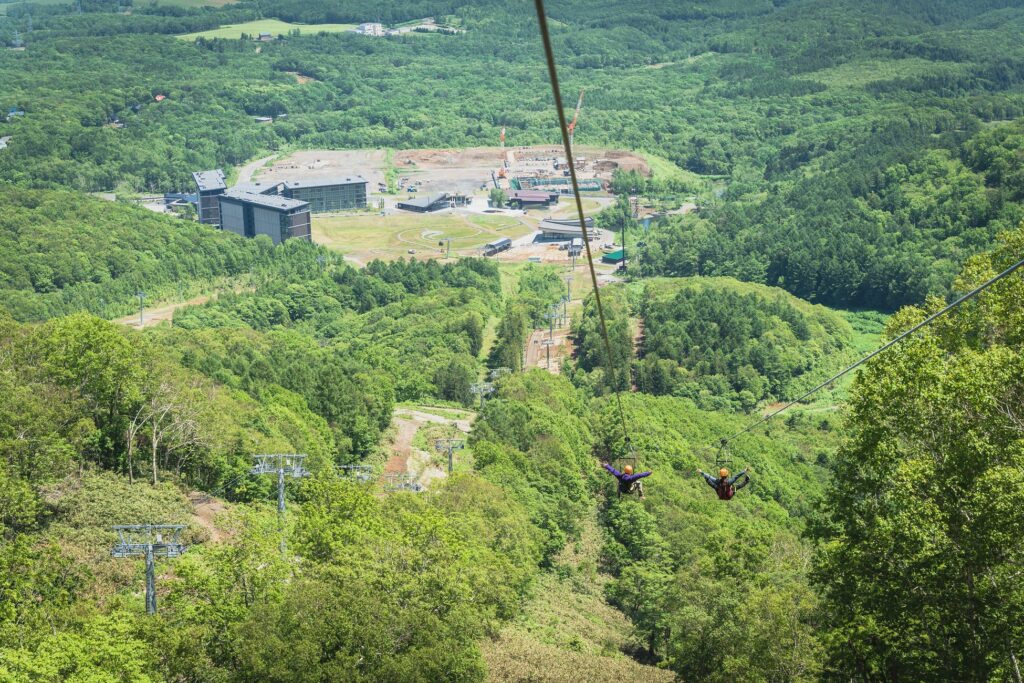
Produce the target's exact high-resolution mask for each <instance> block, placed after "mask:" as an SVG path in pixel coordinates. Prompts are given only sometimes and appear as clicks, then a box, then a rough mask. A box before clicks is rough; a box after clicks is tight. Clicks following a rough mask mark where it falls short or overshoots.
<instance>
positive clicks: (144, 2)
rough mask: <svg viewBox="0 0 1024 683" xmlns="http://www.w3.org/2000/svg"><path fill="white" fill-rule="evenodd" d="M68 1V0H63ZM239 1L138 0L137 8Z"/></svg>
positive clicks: (206, 5) (203, 5)
mask: <svg viewBox="0 0 1024 683" xmlns="http://www.w3.org/2000/svg"><path fill="white" fill-rule="evenodd" d="M61 1H62V2H63V1H66V0H61ZM236 2H238V0H159V1H157V0H136V1H135V6H136V7H149V6H150V5H171V6H172V7H223V6H224V5H233V4H234V3H236Z"/></svg>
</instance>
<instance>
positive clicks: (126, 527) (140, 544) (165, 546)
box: [110, 524, 186, 614]
mask: <svg viewBox="0 0 1024 683" xmlns="http://www.w3.org/2000/svg"><path fill="white" fill-rule="evenodd" d="M111 528H112V529H113V530H114V531H116V532H117V538H118V540H117V543H116V544H115V545H114V547H113V548H112V549H111V551H110V554H111V556H112V557H120V558H123V557H145V558H146V613H147V614H156V558H158V557H167V558H171V557H180V556H181V555H182V554H183V553H184V552H185V550H186V546H185V544H183V543H182V542H181V532H182V531H183V530H184V529H185V525H184V524H120V525H117V526H113V527H111Z"/></svg>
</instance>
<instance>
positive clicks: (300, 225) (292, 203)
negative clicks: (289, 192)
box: [218, 190, 312, 244]
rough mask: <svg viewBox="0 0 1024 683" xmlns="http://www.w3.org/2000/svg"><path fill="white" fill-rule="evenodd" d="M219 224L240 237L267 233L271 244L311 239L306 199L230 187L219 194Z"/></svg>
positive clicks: (223, 228)
mask: <svg viewBox="0 0 1024 683" xmlns="http://www.w3.org/2000/svg"><path fill="white" fill-rule="evenodd" d="M218 200H219V203H220V207H219V208H220V211H219V213H220V227H221V229H222V230H228V231H230V232H233V233H235V234H237V235H242V236H243V237H256V236H257V235H267V236H268V237H270V239H271V240H273V242H274V244H280V243H281V242H283V241H284V240H286V239H291V238H295V239H305V240H311V239H312V234H311V230H310V216H309V202H304V201H299V200H297V199H289V198H287V197H278V196H274V195H263V194H255V193H252V192H238V191H236V190H232V191H231V192H227V193H224V194H221V195H220V196H219V197H218Z"/></svg>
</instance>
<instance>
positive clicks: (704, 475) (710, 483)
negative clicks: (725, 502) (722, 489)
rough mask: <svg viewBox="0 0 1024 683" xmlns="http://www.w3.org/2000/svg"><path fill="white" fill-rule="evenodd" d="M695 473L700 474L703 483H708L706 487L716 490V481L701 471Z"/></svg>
mask: <svg viewBox="0 0 1024 683" xmlns="http://www.w3.org/2000/svg"><path fill="white" fill-rule="evenodd" d="M697 471H698V472H700V476H702V477H704V481H706V482H707V483H708V486H710V487H711V488H713V489H714V488H718V480H717V479H715V478H714V477H712V476H711V475H710V474H708V473H707V472H704V471H701V470H697Z"/></svg>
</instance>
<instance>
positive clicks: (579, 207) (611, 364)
mask: <svg viewBox="0 0 1024 683" xmlns="http://www.w3.org/2000/svg"><path fill="white" fill-rule="evenodd" d="M533 4H534V6H535V7H536V9H537V22H538V23H539V24H540V35H541V39H542V40H543V41H544V56H545V58H546V59H547V63H548V79H549V80H550V81H551V92H552V94H553V95H554V97H555V107H556V108H557V109H558V125H559V128H561V130H562V145H563V146H564V147H565V159H566V161H567V162H568V164H569V178H570V179H571V181H572V192H573V196H574V197H575V198H576V213H577V214H578V216H579V219H580V230H581V231H582V232H583V245H584V247H585V248H586V250H587V266H588V267H589V268H590V281H591V283H592V284H593V286H594V302H595V303H596V305H597V315H598V318H599V319H600V321H601V337H602V339H604V351H605V354H606V355H607V358H608V370H609V372H610V373H611V381H612V388H613V389H614V390H615V403H616V405H617V407H618V413H619V422H620V423H621V425H622V437H623V439H624V440H625V444H626V447H627V448H629V449H630V450H631V451H632V443H631V442H630V439H629V429H628V428H627V427H626V413H625V411H624V410H623V409H622V392H621V391H620V389H619V386H618V383H617V382H616V373H615V361H614V360H613V359H612V345H611V342H610V341H609V340H608V323H607V322H606V321H605V315H604V306H603V305H602V304H601V292H600V291H599V289H598V286H597V272H596V271H595V270H594V257H593V255H592V254H591V252H590V236H589V235H588V234H587V221H586V218H585V217H584V215H583V200H582V199H581V198H580V187H579V183H578V181H577V180H576V161H575V159H573V156H572V145H571V144H570V143H569V128H568V124H567V123H566V121H565V108H564V107H563V106H562V92H561V89H560V88H559V86H558V69H557V68H556V66H555V53H554V51H553V50H552V49H551V34H550V33H548V20H547V15H546V14H545V12H544V0H534V3H533Z"/></svg>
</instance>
